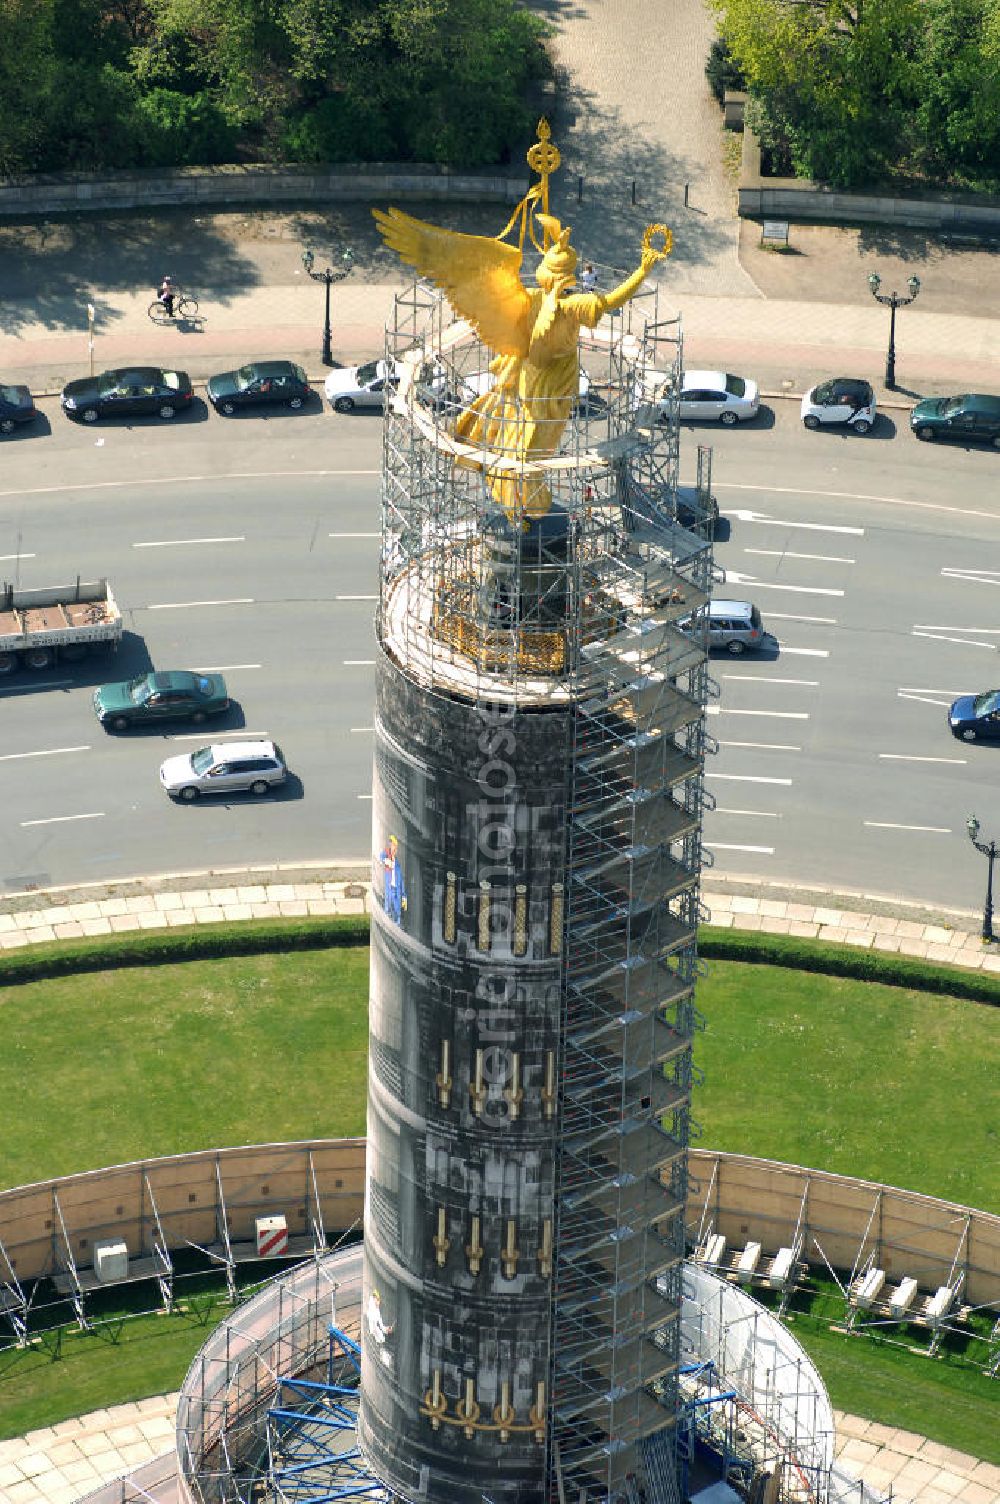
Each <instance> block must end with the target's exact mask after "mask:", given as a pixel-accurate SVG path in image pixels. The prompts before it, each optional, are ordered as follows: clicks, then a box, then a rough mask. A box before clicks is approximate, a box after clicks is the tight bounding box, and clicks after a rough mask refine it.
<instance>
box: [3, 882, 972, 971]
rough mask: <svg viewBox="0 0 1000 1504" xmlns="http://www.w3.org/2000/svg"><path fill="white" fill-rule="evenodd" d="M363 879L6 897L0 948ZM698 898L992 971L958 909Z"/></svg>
mask: <svg viewBox="0 0 1000 1504" xmlns="http://www.w3.org/2000/svg"><path fill="white" fill-rule="evenodd" d="M368 876H369V869H368V867H367V865H365V866H351V865H340V866H336V865H326V864H323V865H318V866H316V867H312V868H309V867H295V868H288V869H285V870H282V869H275V868H262V867H257V868H241V869H239V870H235V871H234V870H228V871H217V872H194V873H170V874H166V875H164V876H160V877H147V878H134V879H130V880H125V881H122V882H117V883H100V884H91V885H89V886H88V887H80V888H49V889H46V890H44V891H39V892H29V893H16V894H8V895H6V896H4V897H0V950H18V949H22V948H24V947H26V946H30V945H42V944H46V943H49V942H51V941H54V940H77V939H85V938H87V937H92V936H98V935H110V934H123V933H126V932H128V931H130V930H151V929H160V930H162V929H173V928H177V927H179V926H185V925H201V924H218V923H221V922H224V921H234V920H242V919H281V918H296V917H298V918H301V917H304V916H307V915H317V916H318V915H331V914H363V913H365V912H366V909H367V905H368V900H369V895H370V884H369V882H368ZM703 898H704V902H705V905H706V907H707V908H708V910H709V912H710V914H711V923H712V924H714V925H719V926H722V927H725V928H732V929H743V930H760V931H762V932H763V933H766V934H782V935H801V936H807V937H809V938H812V939H819V940H830V941H837V942H840V943H842V944H844V945H855V946H860V947H862V948H864V949H869V950H881V951H889V952H897V953H898V954H900V955H904V956H916V957H920V958H923V959H926V960H928V961H936V962H947V963H949V964H952V965H955V966H962V967H967V968H969V969H971V970H976V971H994V972H1000V946H998V947H996V949H993V948H991V947H989V946H984V945H983V942H982V940H981V939H980V934H979V919H978V915H976V914H973V913H970V912H968V911H964V910H954V911H948V910H940V909H931V908H928V907H924V906H922V905H917V904H910V903H906V902H903V901H901V900H898V899H893V898H889V897H874V896H872V895H868V894H836V893H824V892H815V891H812V890H804V889H803V890H800V889H796V888H791V887H787V886H785V887H783V886H780V885H771V884H762V883H760V882H759V881H757V880H756V879H732V880H727V879H725V878H722V877H720V876H717V875H713V876H712V877H711V878H710V880H709V885H708V887H707V889H706V890H705V892H704V893H703Z"/></svg>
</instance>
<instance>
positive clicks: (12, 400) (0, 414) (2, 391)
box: [0, 383, 38, 433]
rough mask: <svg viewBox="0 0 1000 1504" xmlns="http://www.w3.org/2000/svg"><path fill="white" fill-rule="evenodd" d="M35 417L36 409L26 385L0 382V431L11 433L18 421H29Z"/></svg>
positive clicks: (36, 415)
mask: <svg viewBox="0 0 1000 1504" xmlns="http://www.w3.org/2000/svg"><path fill="white" fill-rule="evenodd" d="M37 417H38V409H37V408H36V407H35V402H34V398H33V397H32V395H31V393H30V392H29V391H28V388H27V387H26V386H4V385H3V384H2V383H0V433H13V432H14V429H15V428H16V427H17V426H18V424H19V423H30V422H31V420H32V419H33V418H37Z"/></svg>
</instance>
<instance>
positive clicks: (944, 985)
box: [0, 915, 1000, 1008]
mask: <svg viewBox="0 0 1000 1504" xmlns="http://www.w3.org/2000/svg"><path fill="white" fill-rule="evenodd" d="M368 941H369V922H368V919H367V918H366V917H365V916H363V915H357V916H353V915H351V916H347V915H345V916H343V917H333V916H331V917H325V916H324V917H322V918H315V919H269V920H256V921H255V920H247V921H242V922H239V923H230V924H210V925H191V926H188V927H178V928H176V929H169V930H135V931H127V932H126V933H125V934H116V935H102V936H100V937H98V938H95V939H92V940H71V941H62V942H58V941H57V942H54V943H49V944H47V945H33V946H30V947H25V949H24V950H20V951H14V952H8V953H7V954H6V955H4V956H2V957H0V987H15V986H18V985H20V984H22V983H26V982H40V981H44V980H46V979H47V978H49V977H60V976H70V975H73V974H74V973H77V972H88V971H114V970H117V969H120V968H122V967H131V966H172V965H176V964H177V963H178V962H182V961H201V960H212V959H215V958H222V957H225V956H253V955H261V954H264V953H267V952H279V953H280V952H282V951H295V950H324V949H333V948H336V947H338V946H352V945H367V944H368ZM698 952H699V955H701V956H702V957H703V958H704V959H706V960H709V961H744V962H747V963H748V964H750V965H753V966H787V967H790V968H792V969H793V970H798V971H815V972H821V973H823V974H824V975H826V976H841V977H852V978H855V979H856V980H858V981H864V982H881V983H883V984H884V985H885V986H888V987H906V988H911V989H913V990H914V991H917V992H934V993H941V994H944V995H946V996H948V997H958V998H964V999H967V1000H968V1001H970V1002H976V1003H988V1004H989V1005H990V1006H991V1007H994V1008H996V1007H998V1006H1000V976H993V975H992V974H986V973H983V972H979V971H966V970H964V969H963V968H961V967H958V966H936V965H933V964H932V963H929V962H927V961H921V960H920V959H919V958H917V957H912V956H900V955H897V954H895V953H894V952H887V951H876V950H863V949H861V948H860V947H855V946H849V945H831V944H828V943H826V942H824V941H820V940H803V939H799V938H798V937H796V936H791V935H765V934H761V933H760V931H759V930H735V929H716V928H713V927H712V926H711V925H706V926H703V927H702V929H701V930H700V931H699V934H698Z"/></svg>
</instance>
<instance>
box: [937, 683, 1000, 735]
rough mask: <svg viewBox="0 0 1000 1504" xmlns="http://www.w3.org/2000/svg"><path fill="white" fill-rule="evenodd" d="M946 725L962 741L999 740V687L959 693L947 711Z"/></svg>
mask: <svg viewBox="0 0 1000 1504" xmlns="http://www.w3.org/2000/svg"><path fill="white" fill-rule="evenodd" d="M948 725H949V726H950V727H951V734H952V736H957V737H960V738H961V740H962V741H963V742H978V741H984V742H985V741H1000V689H988V690H986V692H985V694H981V695H959V697H958V699H957V700H955V702H954V703H953V704H952V706H951V709H950V710H949V711H948Z"/></svg>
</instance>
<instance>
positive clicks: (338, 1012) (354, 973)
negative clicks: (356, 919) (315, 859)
mask: <svg viewBox="0 0 1000 1504" xmlns="http://www.w3.org/2000/svg"><path fill="white" fill-rule="evenodd" d="M367 1053H368V951H367V949H365V948H364V947H363V946H357V947H355V948H341V949H335V950H327V951H299V952H296V953H294V954H291V955H280V954H277V955H276V954H272V955H260V956H238V957H231V958H228V959H223V960H212V961H197V962H188V963H186V964H185V965H183V966H153V967H149V968H147V969H136V968H131V969H127V970H121V971H107V972H96V973H93V974H89V975H84V976H68V977H58V978H55V979H54V980H51V981H46V982H35V983H31V984H28V985H25V986H22V987H9V988H6V989H4V990H2V991H0V1102H4V1103H6V1104H7V1106H8V1108H9V1107H10V1106H11V1105H12V1104H13V1103H17V1111H16V1112H13V1111H9V1110H8V1111H5V1112H4V1120H5V1121H4V1133H3V1140H2V1143H0V1186H11V1185H20V1184H23V1183H25V1182H28V1181H33V1180H45V1179H47V1178H48V1177H49V1176H52V1175H68V1174H71V1173H72V1172H74V1171H76V1170H91V1169H94V1168H96V1167H97V1166H100V1165H114V1164H121V1163H123V1162H124V1161H127V1160H131V1159H141V1158H145V1157H148V1156H150V1155H156V1154H182V1153H184V1152H185V1151H186V1150H189V1149H204V1148H208V1147H212V1146H215V1145H220V1146H221V1145H228V1144H248V1143H260V1142H264V1141H268V1140H272V1141H273V1140H282V1139H297V1138H312V1137H317V1136H319V1137H329V1138H340V1137H346V1136H349V1135H354V1134H363V1133H364V1131H365V1065H366V1060H367Z"/></svg>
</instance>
